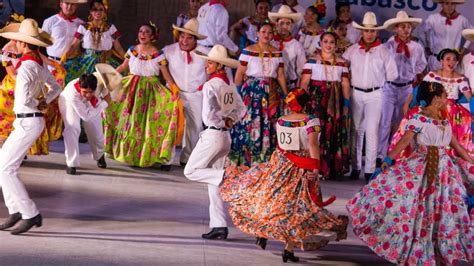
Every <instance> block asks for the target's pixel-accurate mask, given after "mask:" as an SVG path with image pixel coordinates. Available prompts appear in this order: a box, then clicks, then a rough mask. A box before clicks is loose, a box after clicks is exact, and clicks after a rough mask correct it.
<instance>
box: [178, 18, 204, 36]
mask: <svg viewBox="0 0 474 266" xmlns="http://www.w3.org/2000/svg"><path fill="white" fill-rule="evenodd" d="M173 29H174V30H176V31H181V32H185V33H189V34H191V35H193V36H196V38H197V39H198V40H204V39H206V38H207V36H204V35H202V34H199V22H198V20H197V19H196V18H192V19H190V20H189V21H188V22H186V24H184V26H183V27H182V28H181V27H178V26H176V25H173ZM175 37H178V36H175Z"/></svg>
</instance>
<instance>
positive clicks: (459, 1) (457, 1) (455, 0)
mask: <svg viewBox="0 0 474 266" xmlns="http://www.w3.org/2000/svg"><path fill="white" fill-rule="evenodd" d="M433 3H439V4H441V3H453V4H464V0H433Z"/></svg>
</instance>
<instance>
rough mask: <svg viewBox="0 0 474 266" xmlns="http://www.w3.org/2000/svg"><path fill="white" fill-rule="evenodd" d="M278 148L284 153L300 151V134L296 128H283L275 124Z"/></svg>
mask: <svg viewBox="0 0 474 266" xmlns="http://www.w3.org/2000/svg"><path fill="white" fill-rule="evenodd" d="M277 140H278V146H280V148H282V149H284V150H286V151H299V150H300V134H299V130H298V128H297V127H284V126H280V125H278V124H277Z"/></svg>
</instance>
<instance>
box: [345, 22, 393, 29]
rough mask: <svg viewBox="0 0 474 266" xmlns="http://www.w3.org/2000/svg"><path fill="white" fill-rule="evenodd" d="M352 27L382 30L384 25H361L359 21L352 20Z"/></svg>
mask: <svg viewBox="0 0 474 266" xmlns="http://www.w3.org/2000/svg"><path fill="white" fill-rule="evenodd" d="M352 27H354V28H355V29H358V30H384V29H385V27H384V26H371V27H367V26H362V25H360V24H359V23H357V22H354V21H352Z"/></svg>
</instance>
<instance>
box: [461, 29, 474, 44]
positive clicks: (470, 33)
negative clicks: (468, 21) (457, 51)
mask: <svg viewBox="0 0 474 266" xmlns="http://www.w3.org/2000/svg"><path fill="white" fill-rule="evenodd" d="M462 36H463V37H464V39H466V40H468V41H471V42H474V29H465V30H463V31H462Z"/></svg>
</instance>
